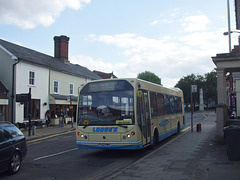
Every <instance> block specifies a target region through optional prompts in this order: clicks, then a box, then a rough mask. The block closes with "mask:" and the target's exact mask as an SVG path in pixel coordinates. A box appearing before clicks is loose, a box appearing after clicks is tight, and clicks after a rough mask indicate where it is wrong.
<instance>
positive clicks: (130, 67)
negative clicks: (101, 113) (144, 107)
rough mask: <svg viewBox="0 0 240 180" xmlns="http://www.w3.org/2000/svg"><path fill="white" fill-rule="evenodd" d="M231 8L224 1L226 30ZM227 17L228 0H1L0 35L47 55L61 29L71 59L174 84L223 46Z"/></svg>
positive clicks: (206, 64)
mask: <svg viewBox="0 0 240 180" xmlns="http://www.w3.org/2000/svg"><path fill="white" fill-rule="evenodd" d="M234 13H235V11H234V0H230V20H231V23H230V24H231V30H233V31H234V30H236V25H235V24H236V23H235V14H234ZM227 19H228V18H227V0H211V1H209V0H201V1H196V0H171V1H169V0H168V1H166V0H161V1H160V0H50V1H49V0H41V1H39V0H0V39H4V40H7V41H9V42H12V43H16V44H18V45H21V46H24V47H27V48H30V49H33V50H36V51H39V52H42V53H44V54H47V55H50V56H54V41H53V37H54V36H60V35H66V36H68V37H69V38H70V40H69V60H70V62H71V63H73V64H79V65H81V66H85V67H87V68H88V69H89V70H92V71H93V70H97V71H102V72H106V73H111V72H113V73H114V74H115V75H116V76H117V77H118V78H128V77H130V78H135V77H137V75H138V74H139V73H141V72H144V71H150V72H152V73H154V74H155V75H157V76H158V77H159V78H161V81H162V85H163V86H166V87H174V86H175V85H176V83H177V82H178V81H179V80H180V79H181V78H183V77H186V76H187V75H190V74H192V73H193V74H195V75H204V74H206V73H208V72H211V71H213V70H214V68H215V65H214V63H213V62H212V58H211V57H213V56H216V54H220V53H228V51H229V43H228V36H224V35H223V32H226V31H228V21H227ZM237 44H238V33H232V45H231V46H232V48H233V45H237Z"/></svg>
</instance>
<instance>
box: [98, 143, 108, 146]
mask: <svg viewBox="0 0 240 180" xmlns="http://www.w3.org/2000/svg"><path fill="white" fill-rule="evenodd" d="M98 146H101V147H108V146H111V144H110V143H98Z"/></svg>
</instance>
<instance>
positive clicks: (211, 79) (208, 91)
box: [175, 71, 217, 104]
mask: <svg viewBox="0 0 240 180" xmlns="http://www.w3.org/2000/svg"><path fill="white" fill-rule="evenodd" d="M191 85H197V88H198V93H193V99H194V101H195V102H199V89H200V88H202V89H203V100H204V103H205V104H208V102H209V100H210V99H212V100H213V101H215V102H217V73H216V72H215V71H212V72H210V73H207V74H205V75H204V76H201V75H197V76H196V75H194V74H191V75H188V76H186V77H183V78H181V79H180V80H179V81H178V83H177V84H176V85H175V87H178V88H180V89H182V90H183V94H184V101H185V103H186V104H188V103H190V102H191Z"/></svg>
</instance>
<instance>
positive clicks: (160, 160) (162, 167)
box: [104, 112, 240, 180]
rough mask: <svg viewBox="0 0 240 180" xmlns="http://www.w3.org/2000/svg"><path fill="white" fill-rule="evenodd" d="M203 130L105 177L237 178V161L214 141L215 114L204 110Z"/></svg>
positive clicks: (239, 166)
mask: <svg viewBox="0 0 240 180" xmlns="http://www.w3.org/2000/svg"><path fill="white" fill-rule="evenodd" d="M206 115H207V118H205V119H204V120H202V122H201V126H202V131H201V132H196V127H195V128H194V132H191V131H190V130H188V131H186V132H185V133H184V134H181V135H179V136H178V138H177V139H175V140H172V141H170V142H169V143H167V144H165V145H163V146H162V147H160V148H158V149H156V150H154V151H153V152H151V153H150V154H148V155H147V156H145V157H143V158H141V159H139V160H138V161H136V162H134V163H132V164H130V165H128V166H127V167H126V168H124V169H122V170H120V171H119V172H117V173H115V174H113V175H111V176H110V177H108V178H106V177H105V178H104V179H107V180H110V179H114V180H122V179H124V180H135V179H136V180H141V179H142V180H144V179H158V180H169V179H171V180H203V179H204V180H205V179H206V180H239V179H240V161H229V160H228V157H227V154H226V153H227V147H226V145H218V144H215V143H214V141H213V140H214V137H215V129H216V123H215V120H216V115H215V113H214V112H206Z"/></svg>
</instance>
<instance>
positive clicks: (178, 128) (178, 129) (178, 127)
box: [177, 122, 180, 134]
mask: <svg viewBox="0 0 240 180" xmlns="http://www.w3.org/2000/svg"><path fill="white" fill-rule="evenodd" d="M179 133H180V123H179V122H178V124H177V134H179Z"/></svg>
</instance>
